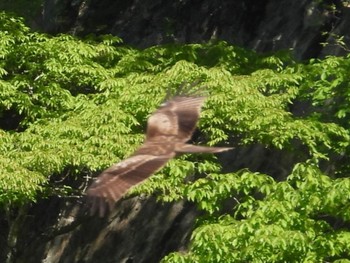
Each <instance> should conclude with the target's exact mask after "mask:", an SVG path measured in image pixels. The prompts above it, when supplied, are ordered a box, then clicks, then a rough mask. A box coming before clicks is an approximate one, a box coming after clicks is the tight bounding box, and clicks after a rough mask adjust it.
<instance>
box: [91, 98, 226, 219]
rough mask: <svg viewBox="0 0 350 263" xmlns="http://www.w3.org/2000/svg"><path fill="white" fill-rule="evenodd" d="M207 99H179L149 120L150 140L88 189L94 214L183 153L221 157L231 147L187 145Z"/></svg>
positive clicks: (99, 177) (148, 135)
mask: <svg viewBox="0 0 350 263" xmlns="http://www.w3.org/2000/svg"><path fill="white" fill-rule="evenodd" d="M204 100H205V97H204V96H194V95H178V96H175V97H173V98H172V99H170V100H168V101H167V102H165V103H163V104H162V105H160V107H159V108H158V109H157V110H156V111H155V112H154V113H153V114H152V115H151V116H150V117H149V119H148V122H147V132H146V139H145V141H144V143H143V144H142V145H141V146H140V147H139V148H138V149H137V150H136V151H135V152H134V154H132V155H131V156H130V157H129V158H127V159H125V160H123V161H121V162H119V163H116V164H113V165H112V166H111V167H109V168H108V169H106V170H104V171H103V172H102V173H101V174H100V175H99V176H98V177H97V179H96V180H95V181H94V182H93V183H92V184H91V186H90V187H89V188H88V189H87V196H88V197H91V198H92V199H91V200H92V208H91V213H92V214H94V213H95V212H96V210H99V214H100V216H103V215H104V214H105V209H106V208H105V207H106V202H108V203H109V206H110V209H111V208H112V206H113V204H114V203H115V202H116V201H118V200H119V199H120V198H121V197H122V196H123V195H124V194H125V193H126V192H127V191H128V189H129V188H131V187H132V186H135V185H137V184H139V183H140V182H142V181H143V180H145V179H147V178H148V177H150V176H151V175H152V174H154V173H155V172H157V171H158V170H159V169H161V168H162V167H163V166H164V165H165V164H166V163H167V162H168V161H169V160H170V159H172V158H173V157H175V156H176V155H177V154H181V153H218V152H223V151H227V150H230V149H232V148H231V147H207V146H198V145H193V144H189V143H186V142H188V141H189V140H190V139H191V137H192V134H193V132H194V130H195V128H196V124H197V122H198V119H199V115H200V109H201V107H202V105H203V103H204Z"/></svg>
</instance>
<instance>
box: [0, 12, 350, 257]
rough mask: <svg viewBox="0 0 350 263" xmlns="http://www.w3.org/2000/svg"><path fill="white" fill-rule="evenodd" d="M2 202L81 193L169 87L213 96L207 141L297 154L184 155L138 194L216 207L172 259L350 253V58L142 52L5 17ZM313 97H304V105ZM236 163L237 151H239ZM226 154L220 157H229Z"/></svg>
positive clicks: (14, 205) (216, 49)
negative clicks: (279, 167)
mask: <svg viewBox="0 0 350 263" xmlns="http://www.w3.org/2000/svg"><path fill="white" fill-rule="evenodd" d="M0 57H1V61H0V76H1V80H0V126H1V130H0V152H1V156H0V171H1V173H0V205H1V207H2V208H3V209H4V211H7V213H10V214H11V213H13V214H16V211H18V209H20V208H21V207H23V206H25V205H27V204H29V203H31V202H35V201H36V200H38V199H39V198H43V197H50V196H53V195H64V196H70V195H78V196H81V195H82V194H83V191H84V189H85V187H86V185H87V182H88V179H89V178H90V177H91V176H93V175H94V174H96V173H98V171H100V170H102V169H103V168H105V167H107V166H108V165H110V164H112V163H114V162H116V161H118V160H121V159H122V158H124V157H126V156H128V155H129V154H131V153H132V152H133V150H134V149H135V148H136V147H137V146H138V145H139V144H140V143H142V140H143V136H144V135H143V134H144V131H145V128H146V120H147V117H148V116H149V115H150V114H151V113H152V111H154V110H155V109H156V108H157V106H158V105H159V104H160V103H161V102H162V101H163V99H164V97H165V96H166V94H167V92H168V91H169V90H171V91H174V92H175V91H176V89H177V88H178V87H179V86H180V85H181V84H183V83H184V82H187V83H192V82H195V81H198V80H200V81H201V83H200V86H201V87H202V89H204V90H205V92H206V93H207V94H208V99H207V101H206V104H205V106H204V109H203V112H202V114H201V119H200V122H199V129H200V135H199V136H198V138H195V142H196V143H198V144H209V145H234V146H235V147H237V148H239V147H245V146H249V145H253V144H259V145H262V146H263V147H264V148H267V149H271V150H273V151H280V152H281V153H286V154H287V153H288V154H291V155H293V156H295V160H297V161H296V162H295V163H293V164H292V169H291V170H290V171H288V172H287V176H276V175H273V174H268V173H263V172H261V171H252V170H250V169H248V168H247V167H240V168H239V169H233V168H232V167H230V166H229V165H228V166H226V167H225V169H224V170H225V171H226V172H225V173H224V172H223V170H222V168H221V166H220V162H218V158H217V157H215V156H211V155H198V156H192V155H184V156H181V157H180V158H177V159H174V160H172V161H171V162H169V164H168V165H167V166H166V167H165V168H164V169H163V170H161V171H160V172H158V173H157V174H156V175H154V176H153V177H151V178H150V180H147V181H146V182H145V183H144V184H142V185H140V186H138V187H136V188H134V189H133V190H132V191H131V192H130V193H129V194H130V195H136V194H141V193H142V194H147V195H151V194H155V195H156V196H157V198H158V199H159V200H160V201H163V202H171V201H177V200H188V201H190V202H193V203H195V204H196V205H197V207H198V208H199V209H200V210H201V211H202V213H201V216H200V217H199V218H198V219H197V223H196V229H195V230H194V232H193V234H192V239H191V244H190V245H189V248H188V251H187V252H186V253H179V252H174V253H171V254H169V255H167V256H166V257H165V258H164V259H163V262H299V261H300V262H301V261H305V262H326V261H327V262H329V261H332V262H346V261H345V260H346V259H347V258H349V257H350V245H349V244H350V232H349V220H350V213H349V208H350V207H349V204H350V203H349V201H350V180H349V159H348V156H349V121H348V120H349V113H350V111H349V108H350V107H349V106H350V105H349V101H350V100H349V98H350V89H349V84H348V83H349V74H348V72H349V69H350V64H349V61H350V60H349V57H348V56H345V57H327V58H325V59H322V60H317V59H313V60H310V61H306V62H304V63H300V62H296V61H294V60H293V59H292V58H291V57H290V56H289V53H288V52H280V53H275V54H272V55H271V54H270V55H262V54H257V53H254V52H252V51H247V50H244V49H242V48H238V47H235V46H231V45H229V44H227V43H226V42H221V41H212V42H209V43H206V44H188V45H175V44H172V45H163V46H155V47H151V48H147V49H144V50H138V49H135V48H132V47H128V46H127V45H124V44H123V43H122V41H121V39H119V38H117V37H113V36H109V35H105V36H89V37H87V38H85V39H78V38H75V37H72V36H69V35H63V34H62V35H58V36H48V35H45V34H41V33H36V32H31V31H30V30H29V29H28V28H27V27H26V26H25V25H24V23H23V20H22V19H20V18H18V17H14V16H11V15H8V14H6V13H4V12H2V13H0ZM300 103H301V104H302V105H303V106H302V107H300V106H298V105H299V104H300ZM225 158H228V160H229V158H230V157H229V154H228V155H227V157H225ZM219 159H220V156H219Z"/></svg>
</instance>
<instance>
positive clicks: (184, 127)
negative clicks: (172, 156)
mask: <svg viewBox="0 0 350 263" xmlns="http://www.w3.org/2000/svg"><path fill="white" fill-rule="evenodd" d="M204 100H205V97H187V96H176V97H174V98H173V99H171V100H169V101H167V102H165V103H164V104H162V105H161V106H160V107H159V109H158V110H156V111H155V112H154V113H153V114H152V115H151V117H150V118H149V119H148V124H147V133H146V140H155V139H157V137H164V136H171V137H173V138H174V140H176V141H177V142H183V143H185V142H187V141H188V140H189V139H191V136H192V134H193V132H194V130H195V128H196V125H197V121H198V119H199V114H200V109H201V107H202V105H203V102H204Z"/></svg>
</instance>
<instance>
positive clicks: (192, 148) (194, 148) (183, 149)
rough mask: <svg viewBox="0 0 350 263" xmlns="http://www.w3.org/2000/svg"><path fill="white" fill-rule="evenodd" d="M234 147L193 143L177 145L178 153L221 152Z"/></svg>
mask: <svg viewBox="0 0 350 263" xmlns="http://www.w3.org/2000/svg"><path fill="white" fill-rule="evenodd" d="M231 149H233V147H209V146H199V145H193V144H181V145H178V146H177V147H175V152H177V153H219V152H224V151H228V150H231Z"/></svg>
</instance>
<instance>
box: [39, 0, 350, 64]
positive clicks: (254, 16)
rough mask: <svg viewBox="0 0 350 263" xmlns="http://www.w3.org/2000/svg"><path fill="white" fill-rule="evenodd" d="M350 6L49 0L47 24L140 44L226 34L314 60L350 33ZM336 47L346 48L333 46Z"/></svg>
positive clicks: (306, 0)
mask: <svg viewBox="0 0 350 263" xmlns="http://www.w3.org/2000/svg"><path fill="white" fill-rule="evenodd" d="M348 9H349V8H348V7H346V6H343V5H342V4H341V2H340V1H337V0H334V1H312V0H302V1H293V0H284V1H280V0H270V1H268V0H262V1H254V0H243V1H227V0H226V1H224V0H213V1H199V0H181V1H180V0H179V1H164V0H144V1H141V0H133V1H127V2H125V1H120V0H105V1H99V0H90V1H87V0H85V1H84V0H80V1H79V0H61V1H57V0H46V1H45V5H44V11H43V20H42V21H43V23H42V28H43V29H44V30H45V31H46V32H49V33H59V32H71V33H73V34H76V35H86V34H90V33H95V34H113V35H117V36H119V37H121V38H122V39H123V40H124V41H125V43H127V44H130V45H133V46H136V47H140V48H144V47H149V46H153V45H157V44H164V43H174V42H176V43H194V42H195V43H200V42H206V41H209V40H210V39H220V40H225V41H227V42H229V43H232V44H235V45H238V46H243V47H246V48H251V49H255V50H257V51H259V52H266V51H276V50H280V49H290V48H292V49H293V50H294V55H295V56H296V57H297V58H298V59H308V58H311V57H318V56H321V55H322V53H324V52H323V51H322V48H323V47H322V45H321V43H322V42H327V41H332V34H331V33H336V34H339V35H345V36H347V35H348V32H347V28H348V27H347V24H348V22H347V21H349V19H348V17H349V11H348ZM334 52H336V54H338V53H340V52H341V49H340V50H339V47H338V50H337V48H335V49H332V48H328V49H327V53H332V54H333V53H334Z"/></svg>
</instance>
